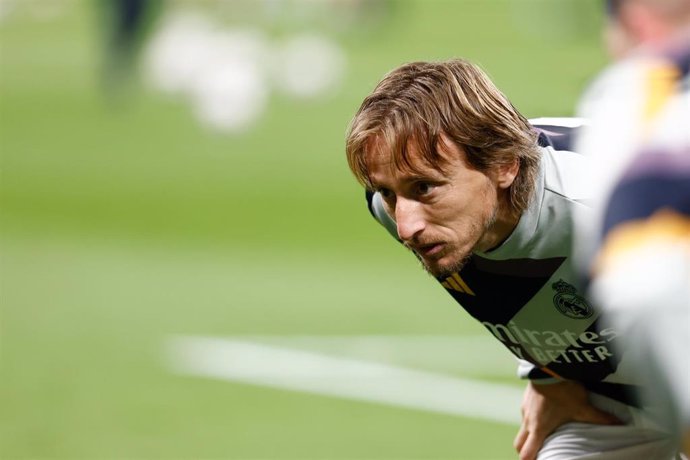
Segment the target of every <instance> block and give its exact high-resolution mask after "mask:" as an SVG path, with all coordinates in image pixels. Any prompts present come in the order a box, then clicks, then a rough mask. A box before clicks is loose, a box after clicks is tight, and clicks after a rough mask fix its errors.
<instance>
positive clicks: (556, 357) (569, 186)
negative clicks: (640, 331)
mask: <svg viewBox="0 0 690 460" xmlns="http://www.w3.org/2000/svg"><path fill="white" fill-rule="evenodd" d="M571 121H572V120H571ZM578 127H579V122H575V123H570V126H563V123H561V122H559V121H556V122H555V123H554V124H552V125H549V124H548V120H545V119H540V120H539V124H538V125H535V128H536V129H538V130H540V137H539V143H540V148H541V152H542V157H541V162H540V169H539V175H538V179H537V183H536V186H535V192H534V196H533V198H532V200H531V202H530V204H529V206H528V209H527V210H525V211H524V213H523V215H522V216H521V218H520V221H519V223H518V225H517V227H516V228H515V230H514V231H513V232H512V234H511V235H510V236H509V237H508V238H507V239H506V241H504V242H503V243H502V244H501V245H500V246H499V247H498V248H496V249H494V250H492V251H490V252H486V253H480V252H477V253H473V254H472V255H471V257H470V259H469V261H468V262H467V263H466V265H465V266H464V267H463V268H462V270H460V271H459V272H458V273H454V274H453V275H452V276H449V277H447V278H440V279H438V281H439V283H440V284H441V286H442V287H443V288H444V289H445V290H446V291H447V292H448V293H449V294H450V295H451V296H452V297H453V299H455V300H456V301H457V302H458V303H459V304H460V305H461V306H462V307H463V308H464V309H465V310H466V311H467V312H468V313H469V314H470V315H472V316H473V317H474V318H475V319H477V320H478V321H479V322H481V323H482V324H483V325H484V326H485V327H486V328H487V329H488V330H489V331H490V332H491V333H492V334H493V335H494V336H495V337H496V338H497V339H498V340H499V341H500V342H501V343H503V345H505V346H506V347H507V348H508V349H509V350H510V351H511V352H512V353H513V354H514V355H515V356H517V357H518V358H519V359H520V360H522V362H523V363H524V364H525V365H523V366H521V376H522V377H527V378H530V379H533V380H543V381H547V380H553V379H570V380H575V381H578V382H581V383H582V384H583V385H584V386H585V387H587V388H588V389H589V390H590V391H593V392H595V393H599V394H602V395H605V396H608V397H610V398H613V399H616V400H619V401H622V402H625V403H627V404H632V403H633V400H632V398H630V394H631V393H632V392H633V390H634V388H633V385H634V383H635V382H633V381H631V380H630V379H628V378H626V376H625V375H623V372H620V369H619V363H620V358H619V357H618V356H617V355H616V353H615V351H614V349H613V348H612V344H613V343H614V342H615V341H616V339H617V337H618V335H619V334H618V333H617V331H616V330H615V329H614V328H611V327H606V328H603V327H601V325H600V321H599V313H598V312H597V311H596V310H595V309H594V308H593V307H592V304H591V303H590V302H589V301H588V300H587V299H586V298H585V297H584V289H585V287H584V285H583V283H582V280H581V277H580V276H579V275H578V273H577V270H576V269H575V267H574V265H573V263H572V258H571V254H572V251H573V246H572V235H573V215H574V214H575V213H576V212H578V213H580V212H582V213H585V212H587V209H588V207H587V201H588V200H589V199H590V192H591V190H590V187H589V186H588V180H587V179H588V174H589V171H588V168H587V165H586V162H585V158H584V157H583V156H581V155H579V154H577V153H574V152H572V151H570V150H568V144H569V140H570V138H571V137H572V134H573V132H574V131H575V130H577V129H578ZM368 197H369V206H370V210H371V212H372V214H373V215H374V216H375V217H376V218H377V220H379V222H381V223H382V224H383V225H384V226H385V227H386V228H387V229H388V230H389V232H390V233H391V234H392V235H393V236H395V237H396V238H397V234H396V227H395V223H394V222H393V220H392V219H391V217H390V216H388V215H387V214H386V211H385V209H384V207H383V204H382V202H381V199H380V197H379V196H378V195H376V194H373V195H372V194H368ZM478 359H481V358H478Z"/></svg>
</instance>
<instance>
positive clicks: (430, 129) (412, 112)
mask: <svg viewBox="0 0 690 460" xmlns="http://www.w3.org/2000/svg"><path fill="white" fill-rule="evenodd" d="M442 136H443V137H444V138H447V139H448V140H449V141H450V142H453V143H454V144H455V145H456V146H458V147H460V148H461V149H463V150H464V152H465V153H466V156H467V161H468V162H469V164H470V165H471V166H473V167H474V168H476V169H477V170H479V171H482V172H487V171H489V170H490V169H491V168H494V167H496V166H498V165H506V164H512V163H513V162H514V161H515V160H518V162H519V172H518V175H517V177H516V178H515V180H514V182H513V184H512V185H511V187H510V190H509V204H510V206H511V208H512V210H513V211H515V212H518V213H520V212H522V211H524V209H525V208H526V207H527V205H528V203H529V200H530V198H531V196H532V193H533V190H534V183H535V180H536V176H537V171H538V168H539V156H540V154H539V149H538V147H537V133H536V132H535V131H534V129H533V128H532V127H531V126H530V124H529V122H528V121H527V120H526V119H525V117H523V116H522V115H521V114H520V113H519V112H518V111H517V110H516V109H515V107H513V105H512V104H511V103H510V101H508V99H507V98H506V97H505V96H504V95H503V94H502V93H501V92H500V91H499V90H498V88H496V86H495V85H494V84H493V82H492V81H491V80H490V79H489V77H488V76H487V75H486V74H485V73H484V72H483V71H482V70H481V69H480V68H479V67H477V66H476V65H474V64H472V63H470V62H468V61H466V60H462V59H454V60H449V61H444V62H413V63H410V64H405V65H403V66H401V67H398V68H397V69H395V70H393V71H392V72H390V73H388V74H387V75H386V76H385V77H384V78H383V80H381V82H380V83H379V84H378V85H377V86H376V88H375V89H374V91H373V93H372V94H371V95H369V96H368V97H367V98H366V99H364V102H363V103H362V105H361V107H360V108H359V110H358V111H357V113H356V114H355V116H354V118H353V120H352V122H351V123H350V127H349V129H348V133H347V140H346V154H347V161H348V164H349V166H350V169H351V170H352V172H353V173H354V175H355V177H356V178H357V180H358V181H359V182H360V183H362V184H363V185H364V186H365V187H367V188H371V182H370V180H369V172H368V166H367V164H368V157H369V155H371V153H372V151H375V150H376V151H385V152H386V153H389V154H390V158H391V161H392V164H393V165H394V166H395V167H396V168H398V169H400V170H408V171H409V170H412V171H414V170H415V165H419V164H420V163H419V162H420V160H421V161H422V163H423V164H427V165H434V167H435V168H437V169H439V170H443V168H444V165H446V164H447V162H448V160H447V159H446V158H444V156H443V154H442V153H439V149H438V146H439V142H441V141H442ZM410 144H413V145H414V146H415V147H416V148H415V149H412V150H414V157H413V154H412V153H411V152H410V150H411V149H410V148H409V145H410Z"/></svg>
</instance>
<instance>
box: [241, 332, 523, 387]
mask: <svg viewBox="0 0 690 460" xmlns="http://www.w3.org/2000/svg"><path fill="white" fill-rule="evenodd" d="M233 339H235V340H242V341H248V342H252V343H262V344H266V345H273V346H278V347H285V348H290V349H299V350H305V351H315V352H317V353H326V354H328V355H337V356H344V357H348V358H354V359H361V360H365V361H375V362H383V363H386V364H393V365H398V366H403V367H412V368H415V369H424V370H427V371H432V372H450V373H453V374H455V373H457V372H461V373H462V374H463V375H464V376H478V377H479V378H484V377H508V378H510V377H513V378H514V377H515V376H516V368H517V360H516V359H515V357H514V356H513V355H511V354H510V353H509V352H508V351H507V350H506V349H505V347H504V346H503V345H501V344H499V342H498V341H497V340H496V339H495V338H494V337H492V336H490V334H483V335H469V336H467V335H464V336H459V335H355V336H353V335H342V336H337V335H322V336H319V335H305V336H300V335H286V336H281V335H268V336H260V335H256V336H250V335H247V336H233Z"/></svg>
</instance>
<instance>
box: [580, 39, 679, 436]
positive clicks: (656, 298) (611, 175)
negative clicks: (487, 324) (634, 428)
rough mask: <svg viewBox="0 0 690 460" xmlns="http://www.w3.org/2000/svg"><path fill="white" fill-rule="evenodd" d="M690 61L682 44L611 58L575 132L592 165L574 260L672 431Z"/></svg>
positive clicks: (676, 409)
mask: <svg viewBox="0 0 690 460" xmlns="http://www.w3.org/2000/svg"><path fill="white" fill-rule="evenodd" d="M678 51H680V52H678ZM689 69H690V44H686V47H685V48H681V49H678V50H674V51H673V52H671V53H669V54H667V55H664V56H662V55H656V56H653V57H651V56H641V55H640V56H635V57H633V58H631V59H628V60H626V61H624V62H621V63H619V64H616V65H614V66H612V67H611V68H610V69H609V70H608V71H606V72H605V73H603V74H602V76H601V77H600V78H599V79H598V80H597V81H596V82H595V84H594V85H593V86H592V89H590V90H589V91H588V93H587V94H586V95H585V99H584V101H583V103H582V108H581V112H582V114H583V115H585V116H588V117H590V118H591V120H592V124H591V126H590V127H589V128H588V129H587V130H585V131H583V132H582V133H581V135H580V139H579V141H578V145H579V149H580V151H581V152H582V153H584V154H587V155H589V156H590V157H591V159H592V161H593V164H595V165H596V170H597V172H598V174H596V175H595V176H593V177H592V182H591V183H592V187H593V188H594V189H595V190H597V191H598V194H599V198H598V200H597V201H596V202H595V207H594V209H593V216H592V217H591V218H590V219H588V220H584V221H581V222H580V221H578V224H579V225H578V228H579V233H578V239H577V241H578V247H579V248H580V250H581V252H582V253H586V254H588V256H587V258H591V257H593V256H595V258H594V259H592V260H595V261H596V262H595V264H593V265H592V266H591V267H588V266H586V265H584V264H583V266H584V267H585V268H591V273H592V274H593V280H592V288H591V296H592V298H594V299H595V300H596V301H597V303H598V304H599V305H600V306H601V307H602V308H603V309H604V311H605V314H606V315H607V318H608V320H609V321H610V324H612V325H613V326H614V327H616V328H617V329H619V330H620V331H621V333H622V334H623V336H622V337H623V339H625V340H624V341H623V345H624V346H625V347H626V359H627V360H628V361H631V362H632V363H633V364H636V368H637V369H638V370H641V372H640V374H639V378H640V379H641V381H642V383H644V388H645V390H646V391H645V394H646V396H647V398H648V401H649V402H651V403H652V405H653V406H656V407H657V408H660V409H661V411H660V413H661V417H660V419H661V420H662V421H663V422H664V423H670V424H671V427H672V428H674V429H676V430H678V431H683V430H687V429H688V428H690V360H689V359H688V357H687V352H688V350H690V72H689ZM629 337H634V339H628V338H629Z"/></svg>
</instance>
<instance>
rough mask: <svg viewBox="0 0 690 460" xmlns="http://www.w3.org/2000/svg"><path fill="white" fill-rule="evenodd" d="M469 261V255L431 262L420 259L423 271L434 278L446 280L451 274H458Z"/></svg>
mask: <svg viewBox="0 0 690 460" xmlns="http://www.w3.org/2000/svg"><path fill="white" fill-rule="evenodd" d="M469 259H470V254H467V255H466V256H464V257H456V258H452V259H449V258H447V257H443V258H441V259H438V260H431V261H427V260H424V259H422V258H421V257H420V261H421V262H422V266H423V267H424V270H426V271H427V272H428V273H429V274H430V275H431V276H433V277H435V278H447V277H449V276H450V275H452V274H453V273H457V272H459V271H460V270H462V268H463V267H464V266H465V264H466V263H467V261H468V260H469Z"/></svg>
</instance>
